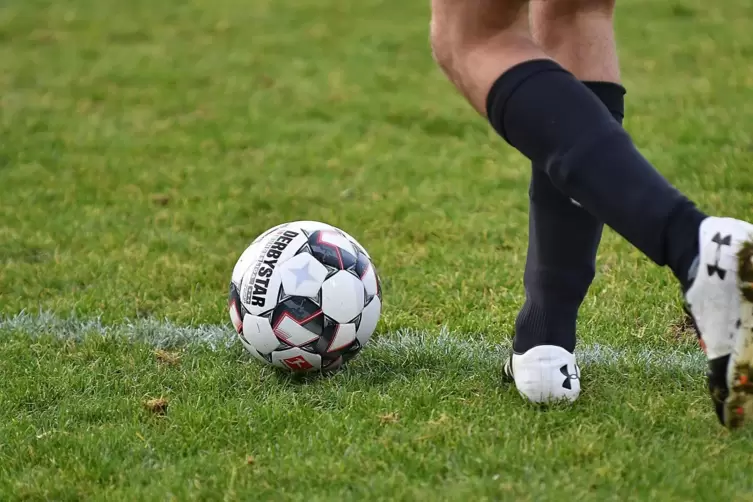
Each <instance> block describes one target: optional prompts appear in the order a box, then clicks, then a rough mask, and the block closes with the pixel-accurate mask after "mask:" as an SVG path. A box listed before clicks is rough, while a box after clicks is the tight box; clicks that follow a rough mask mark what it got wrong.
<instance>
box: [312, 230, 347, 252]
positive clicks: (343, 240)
mask: <svg viewBox="0 0 753 502" xmlns="http://www.w3.org/2000/svg"><path fill="white" fill-rule="evenodd" d="M319 242H321V243H322V244H330V245H332V246H337V247H339V248H340V249H342V250H343V251H347V252H348V253H350V254H351V255H353V256H356V249H355V248H354V247H353V244H352V243H351V242H350V241H349V240H348V238H347V237H345V236H344V235H343V234H341V233H340V232H338V231H337V230H336V229H332V230H329V231H328V230H325V231H323V232H320V233H319Z"/></svg>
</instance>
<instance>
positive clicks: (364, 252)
mask: <svg viewBox="0 0 753 502" xmlns="http://www.w3.org/2000/svg"><path fill="white" fill-rule="evenodd" d="M338 230H340V232H341V233H342V234H343V235H344V236H345V237H347V238H348V239H349V240H350V241H351V242H353V244H354V245H355V247H356V248H357V249H358V250H359V251H361V252H362V253H363V254H365V255H366V256H367V257H368V258H369V259H371V256H369V252H368V251H366V248H365V247H363V246H362V245H361V243H360V242H358V241H357V240H356V239H355V238H354V237H353V236H352V235H350V234H349V233H348V232H346V231H345V230H342V229H339V228H338Z"/></svg>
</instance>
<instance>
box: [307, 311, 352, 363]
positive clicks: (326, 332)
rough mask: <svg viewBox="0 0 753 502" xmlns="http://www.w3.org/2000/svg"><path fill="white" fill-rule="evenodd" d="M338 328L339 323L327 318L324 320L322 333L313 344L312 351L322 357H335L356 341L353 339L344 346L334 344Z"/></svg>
mask: <svg viewBox="0 0 753 502" xmlns="http://www.w3.org/2000/svg"><path fill="white" fill-rule="evenodd" d="M339 329H340V325H339V324H337V323H336V322H333V321H330V320H329V319H326V320H325V323H324V329H323V330H322V334H321V336H320V337H319V339H318V340H317V341H316V343H314V345H313V348H314V352H316V353H317V354H319V355H321V356H322V358H323V359H337V358H339V357H340V356H341V355H342V354H343V353H345V352H347V351H348V349H350V347H351V346H352V345H353V344H354V343H356V340H353V341H352V342H350V343H348V344H347V345H345V346H335V345H334V344H335V343H337V340H336V338H337V336H336V335H337V332H338V330H339Z"/></svg>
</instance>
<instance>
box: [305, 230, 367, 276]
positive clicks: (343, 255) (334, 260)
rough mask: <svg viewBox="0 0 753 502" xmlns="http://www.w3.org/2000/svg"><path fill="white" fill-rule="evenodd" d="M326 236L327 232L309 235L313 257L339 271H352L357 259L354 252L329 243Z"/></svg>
mask: <svg viewBox="0 0 753 502" xmlns="http://www.w3.org/2000/svg"><path fill="white" fill-rule="evenodd" d="M326 234H327V231H322V230H317V231H316V232H313V233H312V234H311V235H309V242H308V243H309V247H310V249H311V251H310V253H311V255H312V256H313V257H314V258H316V259H317V260H319V261H320V262H321V263H323V264H324V265H327V266H329V267H332V268H335V269H337V270H348V269H352V268H353V267H354V266H355V265H356V257H355V256H354V255H353V253H352V251H350V250H347V249H343V248H341V247H340V246H338V245H336V244H333V243H331V242H329V241H328V240H327V235H326ZM337 235H338V236H339V235H340V234H337Z"/></svg>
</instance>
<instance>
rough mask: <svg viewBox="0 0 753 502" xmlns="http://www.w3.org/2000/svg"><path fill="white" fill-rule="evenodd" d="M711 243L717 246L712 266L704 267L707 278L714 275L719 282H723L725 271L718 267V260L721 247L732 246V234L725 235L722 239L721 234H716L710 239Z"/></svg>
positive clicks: (720, 254)
mask: <svg viewBox="0 0 753 502" xmlns="http://www.w3.org/2000/svg"><path fill="white" fill-rule="evenodd" d="M711 242H713V243H714V244H716V246H717V247H716V257H715V260H714V264H713V265H706V269H707V270H708V273H709V277H711V276H712V275H714V274H716V275H718V276H719V278H720V279H721V280H724V277H725V276H726V275H727V271H726V270H724V269H723V268H720V267H719V260H720V258H721V256H722V246H731V245H732V234H727V235H725V236H724V237H722V234H721V233H719V232H717V233H716V234H714V237H712V238H711Z"/></svg>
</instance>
